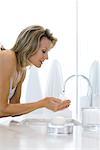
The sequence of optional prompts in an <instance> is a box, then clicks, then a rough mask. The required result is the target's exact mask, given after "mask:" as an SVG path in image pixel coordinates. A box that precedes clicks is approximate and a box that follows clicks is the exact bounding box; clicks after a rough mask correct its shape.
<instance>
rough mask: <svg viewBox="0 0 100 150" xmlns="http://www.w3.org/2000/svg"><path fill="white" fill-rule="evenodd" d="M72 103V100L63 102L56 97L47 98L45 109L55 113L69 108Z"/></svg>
mask: <svg viewBox="0 0 100 150" xmlns="http://www.w3.org/2000/svg"><path fill="white" fill-rule="evenodd" d="M70 103H71V101H70V100H61V99H59V98H54V97H46V98H45V99H44V107H46V108H48V109H50V110H52V111H55V112H56V111H58V110H62V109H64V108H68V107H69V106H70Z"/></svg>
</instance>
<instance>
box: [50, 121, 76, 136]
mask: <svg viewBox="0 0 100 150" xmlns="http://www.w3.org/2000/svg"><path fill="white" fill-rule="evenodd" d="M48 133H52V134H72V133H73V124H72V123H66V124H64V125H53V124H52V123H48Z"/></svg>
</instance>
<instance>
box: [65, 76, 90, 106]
mask: <svg viewBox="0 0 100 150" xmlns="http://www.w3.org/2000/svg"><path fill="white" fill-rule="evenodd" d="M73 77H82V78H84V79H85V80H86V81H87V82H88V85H89V88H90V90H91V93H90V107H92V106H93V88H92V85H91V82H90V80H89V79H88V78H87V77H86V76H84V75H81V74H80V75H71V76H69V77H68V78H67V79H66V80H65V82H64V86H63V93H65V87H66V83H67V81H69V80H70V79H71V78H73Z"/></svg>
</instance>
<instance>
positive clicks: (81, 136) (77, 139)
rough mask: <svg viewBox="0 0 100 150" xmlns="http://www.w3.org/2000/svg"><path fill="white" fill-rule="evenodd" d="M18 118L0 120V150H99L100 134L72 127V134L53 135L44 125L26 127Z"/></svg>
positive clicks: (79, 127)
mask: <svg viewBox="0 0 100 150" xmlns="http://www.w3.org/2000/svg"><path fill="white" fill-rule="evenodd" d="M19 118H20V117H19ZM19 118H18V117H14V118H12V117H9V118H3V119H0V150H100V132H97V131H92V132H91V131H89V130H85V129H83V128H82V127H81V126H74V130H73V134H65V135H61V134H59V135H53V134H49V133H48V132H47V125H46V124H35V125H33V126H32V124H31V125H29V126H28V125H27V123H26V124H24V123H23V120H24V121H25V118H21V119H22V120H21V119H19ZM27 120H28V118H27ZM16 121H18V122H16ZM26 122H27V121H26Z"/></svg>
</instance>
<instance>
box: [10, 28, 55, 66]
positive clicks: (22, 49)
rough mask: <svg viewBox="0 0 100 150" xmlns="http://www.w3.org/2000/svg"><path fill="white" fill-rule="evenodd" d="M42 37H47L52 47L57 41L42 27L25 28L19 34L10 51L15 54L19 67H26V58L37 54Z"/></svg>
mask: <svg viewBox="0 0 100 150" xmlns="http://www.w3.org/2000/svg"><path fill="white" fill-rule="evenodd" d="M42 37H47V38H48V39H49V40H51V42H52V47H53V46H54V45H55V43H56V41H57V39H56V38H55V37H53V35H52V34H51V33H50V31H49V29H44V28H43V27H42V26H37V25H32V26H29V27H27V28H25V29H24V30H22V32H21V33H20V34H19V36H18V37H17V40H16V42H15V44H14V46H13V47H12V48H11V50H13V51H14V52H15V54H16V58H17V63H18V64H19V65H20V66H21V67H26V66H27V64H28V58H29V57H30V56H31V55H33V54H35V53H36V52H37V50H38V48H39V44H40V41H41V38H42Z"/></svg>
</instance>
